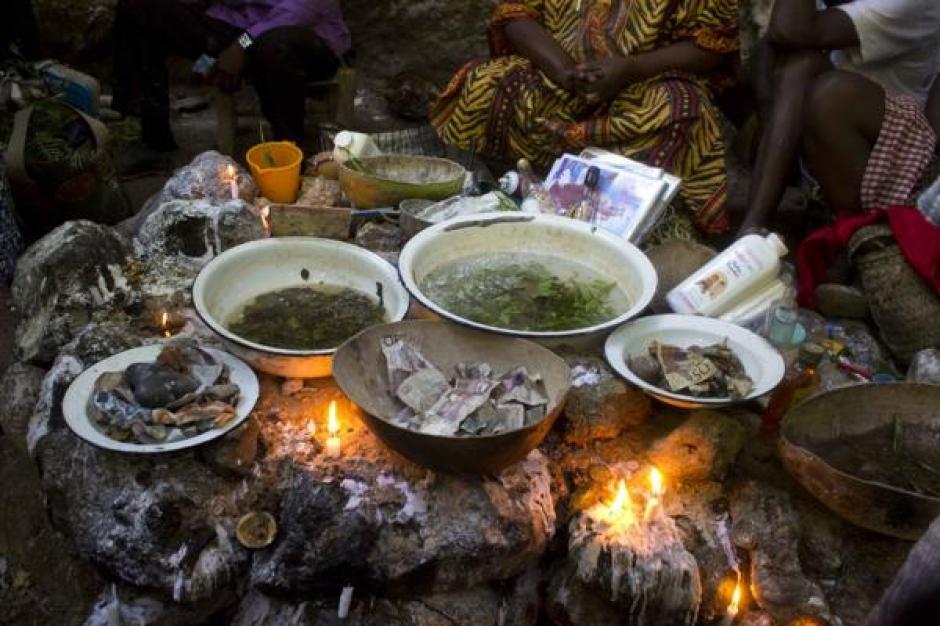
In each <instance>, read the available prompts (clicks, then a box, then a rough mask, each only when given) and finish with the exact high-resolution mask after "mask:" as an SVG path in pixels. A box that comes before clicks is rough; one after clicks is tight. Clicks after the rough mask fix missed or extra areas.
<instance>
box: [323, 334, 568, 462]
mask: <svg viewBox="0 0 940 626" xmlns="http://www.w3.org/2000/svg"><path fill="white" fill-rule="evenodd" d="M389 335H398V336H401V337H403V338H407V339H408V340H410V341H411V342H412V343H413V344H414V345H415V346H416V347H417V348H418V350H420V351H421V353H422V354H424V356H425V357H426V358H427V359H428V360H429V361H431V362H432V363H433V364H434V365H435V366H437V367H438V368H439V369H440V370H441V371H442V372H444V373H445V375H447V374H449V373H450V372H452V371H453V368H454V366H455V365H457V364H458V363H462V362H467V361H478V362H483V361H485V362H487V363H489V364H490V365H491V366H492V368H493V370H494V371H496V372H500V373H501V372H504V371H507V370H509V369H512V368H514V367H518V366H520V365H524V366H525V367H527V368H528V369H529V372H531V373H532V374H533V375H535V374H541V376H542V378H543V379H544V381H545V389H546V391H547V393H548V397H549V406H548V409H547V412H546V415H545V417H544V418H543V419H542V421H540V422H538V423H536V424H532V425H530V426H526V427H524V428H520V429H517V430H513V431H510V432H506V433H500V434H498V435H488V436H483V437H446V436H437V435H428V434H424V433H420V432H417V431H414V430H409V429H407V428H403V427H401V426H397V425H395V424H393V423H392V421H391V419H392V418H393V417H394V416H395V415H396V414H397V413H398V412H399V411H400V410H401V405H400V404H398V402H397V400H396V399H395V398H394V397H393V396H392V393H391V391H390V389H389V387H390V385H389V380H388V374H387V371H386V368H385V357H384V356H383V354H382V346H381V341H382V338H383V337H388V336H389ZM333 376H334V378H335V379H336V383H337V384H338V385H339V387H340V388H341V389H342V390H343V393H345V394H346V395H347V396H348V397H349V398H350V399H351V400H352V401H353V402H355V403H356V404H357V405H359V407H360V408H361V409H362V411H363V413H364V416H365V417H364V418H365V421H366V424H367V425H368V427H369V429H370V430H371V431H372V432H373V433H374V434H375V436H377V437H378V438H379V439H381V440H382V441H383V442H385V444H386V445H388V446H389V447H391V448H392V449H394V450H395V451H397V452H399V453H400V454H402V455H403V456H405V457H407V458H409V459H411V460H412V461H414V462H416V463H419V464H421V465H424V466H426V467H429V468H431V469H435V470H439V471H442V472H451V473H460V474H467V473H469V474H483V473H494V472H498V471H499V470H501V469H503V468H505V467H507V466H509V465H512V464H513V463H515V462H517V461H519V460H521V459H523V458H524V457H525V456H526V455H527V454H528V453H529V452H531V451H532V450H533V449H535V448H536V447H538V445H539V444H540V443H541V442H542V439H544V438H545V435H547V434H548V431H549V430H551V428H552V425H553V424H554V423H555V420H556V419H557V418H558V416H559V415H560V414H561V411H562V409H563V408H564V404H565V400H566V398H567V395H568V389H569V387H570V382H569V378H570V370H569V368H568V365H567V364H566V363H565V361H564V360H563V359H562V358H561V357H559V356H557V355H555V354H554V353H553V352H551V351H550V350H548V349H547V348H543V347H541V346H539V345H538V344H535V343H533V342H531V341H526V340H523V339H512V338H508V337H499V336H495V335H491V334H486V333H481V332H479V331H473V330H469V329H466V328H460V327H457V326H454V325H452V324H446V323H442V322H430V321H405V322H398V323H396V324H384V325H381V326H373V327H372V328H368V329H366V330H364V331H362V332H361V333H359V334H358V335H356V336H355V337H353V338H352V339H350V340H349V341H347V342H346V343H345V344H343V345H342V346H340V348H339V350H337V351H336V356H335V357H334V360H333Z"/></svg>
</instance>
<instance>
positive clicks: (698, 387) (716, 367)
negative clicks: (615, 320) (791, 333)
mask: <svg viewBox="0 0 940 626" xmlns="http://www.w3.org/2000/svg"><path fill="white" fill-rule="evenodd" d="M605 351H606V354H607V361H608V362H609V363H610V365H611V367H613V368H614V370H616V371H617V373H619V374H620V375H621V376H623V377H624V378H626V379H627V380H628V381H630V382H631V383H633V384H634V385H637V386H638V387H640V388H642V389H643V390H644V391H645V392H646V393H648V394H649V395H651V396H653V397H654V398H656V399H657V400H660V401H662V402H665V403H666V404H671V405H673V406H678V407H680V408H692V409H694V408H702V407H712V408H716V407H724V406H730V405H732V404H735V403H738V402H747V401H749V400H754V399H756V398H759V397H761V396H764V395H766V394H768V393H770V392H771V391H773V390H774V388H775V387H776V386H777V385H778V384H780V381H781V380H783V375H784V373H785V366H784V362H783V357H782V356H780V353H779V352H777V350H776V349H774V347H773V346H771V345H770V344H769V343H767V341H765V340H764V339H763V338H762V337H759V336H757V335H755V334H754V333H752V332H751V331H749V330H747V329H745V328H742V327H740V326H736V325H734V324H731V323H728V322H723V321H721V320H715V319H710V318H707V317H696V316H690V315H653V316H650V317H645V318H643V319H640V320H636V321H634V322H630V323H629V324H626V325H624V326H622V327H621V328H619V329H618V330H617V331H615V332H614V333H613V334H612V335H611V336H610V337H609V338H608V339H607V344H606V348H605Z"/></svg>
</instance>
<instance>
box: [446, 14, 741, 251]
mask: <svg viewBox="0 0 940 626" xmlns="http://www.w3.org/2000/svg"><path fill="white" fill-rule="evenodd" d="M738 4H739V2H738V0H630V1H629V2H615V1H613V0H504V1H503V2H501V3H500V4H499V5H497V7H496V9H495V12H494V15H493V18H492V21H491V25H490V33H489V35H490V47H491V51H492V58H491V59H490V60H488V61H483V62H478V61H473V62H471V63H469V64H468V65H466V66H465V67H463V68H462V69H461V70H460V71H459V72H458V73H457V75H456V76H455V77H454V79H453V80H452V81H451V83H450V85H449V86H448V87H447V89H446V90H445V91H444V92H443V93H442V95H441V97H440V98H439V99H438V101H437V103H436V104H435V106H434V109H433V111H432V113H431V123H432V125H433V126H434V127H435V129H436V130H437V132H438V134H439V135H440V136H441V139H443V140H444V141H445V142H447V143H449V144H452V145H456V146H458V147H461V148H464V149H471V148H472V149H475V150H476V151H477V152H478V153H481V154H483V155H485V156H488V157H491V158H495V159H501V160H515V159H518V158H527V159H529V160H530V161H531V162H532V163H534V164H535V165H536V166H537V167H539V168H547V167H548V166H549V165H551V163H552V162H553V161H554V160H555V159H556V158H557V157H558V156H560V154H561V153H562V152H564V151H579V150H580V149H582V148H584V147H587V146H599V147H602V148H606V149H608V150H613V151H615V152H618V153H620V154H623V155H625V156H628V157H631V158H634V159H637V160H639V161H643V162H644V163H647V164H649V165H652V166H655V167H662V168H664V169H666V170H668V171H670V172H672V173H673V174H676V175H677V176H680V177H681V178H682V179H683V185H682V189H681V191H680V198H681V200H682V203H683V206H684V207H685V208H686V209H688V210H689V211H690V212H691V213H692V214H693V218H694V221H695V224H696V226H697V227H698V228H699V230H700V231H701V232H703V233H705V234H716V233H721V232H724V231H726V230H727V229H728V227H729V224H728V218H727V214H726V212H725V201H726V198H727V176H726V171H725V145H724V141H723V139H722V133H721V123H720V117H719V113H718V111H717V108H716V107H715V103H714V101H713V95H714V93H715V91H716V90H717V89H720V88H721V86H722V85H724V84H727V81H728V79H729V76H727V75H724V74H722V75H718V74H716V75H714V76H709V77H703V76H692V75H689V74H684V73H679V72H670V73H666V74H661V75H658V76H655V77H653V78H650V79H648V80H645V81H641V82H637V83H634V84H632V85H630V86H629V87H627V88H626V89H624V90H623V91H621V92H620V94H619V95H618V96H617V97H616V98H615V99H614V100H613V101H612V102H610V103H607V104H604V105H601V106H596V105H595V106H591V105H589V104H588V103H587V102H586V101H585V100H584V99H583V98H582V97H580V96H579V95H577V94H574V93H570V92H568V91H565V90H564V89H562V88H560V87H559V86H557V85H556V84H554V83H553V82H552V81H551V80H549V79H548V78H547V77H546V76H545V75H544V74H543V73H542V72H540V71H538V70H537V69H535V67H534V66H533V65H532V63H531V62H530V61H529V60H528V59H525V58H523V57H521V56H519V55H517V54H514V53H513V50H512V47H511V45H510V43H509V41H508V40H507V38H506V36H505V33H504V27H505V25H506V24H507V23H508V22H510V21H512V20H516V19H532V20H536V21H538V22H539V23H541V24H542V25H543V26H544V27H545V28H546V29H547V30H548V31H549V32H550V33H551V34H552V35H553V36H554V37H555V39H556V40H557V41H558V43H559V44H560V45H561V46H562V48H564V50H565V51H566V52H567V53H568V54H569V55H570V56H571V57H572V59H573V60H574V61H575V62H576V63H581V62H586V61H591V60H597V59H601V58H606V57H609V56H611V55H615V54H616V55H622V56H630V55H636V54H642V53H644V52H650V51H653V50H656V49H658V48H661V47H664V46H668V45H670V44H672V43H675V42H678V41H681V40H691V41H693V42H695V44H697V45H698V46H699V47H701V48H703V49H705V50H710V51H714V52H719V53H731V52H735V51H736V50H737V49H738V45H739V44H738ZM729 65H730V64H729ZM548 127H552V128H553V130H554V132H552V131H550V130H548ZM559 131H560V132H559Z"/></svg>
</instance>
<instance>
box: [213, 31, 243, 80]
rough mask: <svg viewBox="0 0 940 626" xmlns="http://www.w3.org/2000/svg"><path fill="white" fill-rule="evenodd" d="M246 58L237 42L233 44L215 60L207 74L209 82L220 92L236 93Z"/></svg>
mask: <svg viewBox="0 0 940 626" xmlns="http://www.w3.org/2000/svg"><path fill="white" fill-rule="evenodd" d="M247 58H248V55H247V53H246V51H245V49H244V48H242V47H241V46H240V45H239V44H238V42H235V43H233V44H232V45H230V46H229V47H228V48H226V49H225V50H223V51H222V53H221V54H220V55H219V58H218V59H216V62H215V65H213V66H212V72H211V73H210V74H209V82H211V83H212V84H213V85H215V86H216V87H218V88H219V89H221V90H222V91H238V89H239V88H240V87H241V84H242V72H243V71H244V69H245V63H246V61H247Z"/></svg>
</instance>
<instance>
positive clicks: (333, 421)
mask: <svg viewBox="0 0 940 626" xmlns="http://www.w3.org/2000/svg"><path fill="white" fill-rule="evenodd" d="M326 429H327V430H328V431H329V432H330V436H331V437H335V436H336V433H338V432H339V419H337V417H336V400H333V401H331V402H330V408H329V409H327V417H326Z"/></svg>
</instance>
